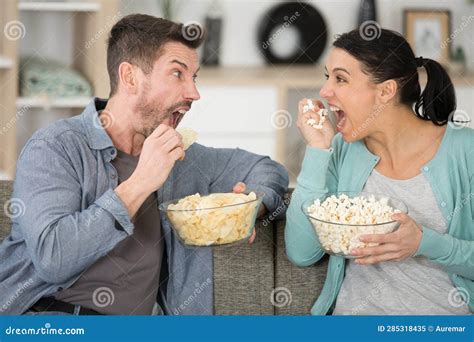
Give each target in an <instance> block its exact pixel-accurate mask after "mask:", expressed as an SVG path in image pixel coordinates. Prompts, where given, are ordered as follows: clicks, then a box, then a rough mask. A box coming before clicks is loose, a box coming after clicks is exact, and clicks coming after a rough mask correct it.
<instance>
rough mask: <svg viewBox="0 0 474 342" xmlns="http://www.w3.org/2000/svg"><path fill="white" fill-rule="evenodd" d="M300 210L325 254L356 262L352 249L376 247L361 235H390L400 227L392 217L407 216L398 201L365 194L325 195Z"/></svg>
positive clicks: (405, 210)
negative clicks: (402, 214)
mask: <svg viewBox="0 0 474 342" xmlns="http://www.w3.org/2000/svg"><path fill="white" fill-rule="evenodd" d="M302 209H303V212H304V213H305V214H306V216H307V217H308V219H309V220H310V222H311V224H312V225H313V227H314V229H315V231H316V235H317V236H318V239H319V242H320V243H321V246H322V248H323V249H324V251H325V252H326V253H328V254H331V255H338V256H343V257H345V258H356V257H355V256H352V255H351V251H352V250H353V249H355V248H363V247H373V246H377V245H378V243H365V242H362V241H360V240H359V237H360V236H361V235H367V234H386V233H391V232H393V231H395V230H396V229H397V228H398V226H399V225H400V224H399V223H398V222H397V221H394V220H393V219H392V215H393V214H395V213H400V212H404V213H407V207H406V205H405V204H404V203H403V202H402V201H401V200H399V199H396V198H392V197H388V196H384V195H381V194H373V193H367V192H360V193H356V192H338V193H328V194H326V195H325V196H323V197H322V198H318V199H310V200H307V201H305V202H304V203H303V205H302Z"/></svg>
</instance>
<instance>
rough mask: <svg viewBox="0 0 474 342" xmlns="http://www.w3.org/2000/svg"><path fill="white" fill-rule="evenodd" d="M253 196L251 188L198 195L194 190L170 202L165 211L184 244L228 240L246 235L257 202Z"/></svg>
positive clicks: (214, 242)
mask: <svg viewBox="0 0 474 342" xmlns="http://www.w3.org/2000/svg"><path fill="white" fill-rule="evenodd" d="M256 199H257V195H256V194H255V193H254V192H251V193H249V194H248V195H247V194H236V193H215V194H210V195H208V196H202V197H201V195H200V194H195V195H191V196H187V197H185V198H182V199H180V200H179V201H178V202H177V203H176V204H170V205H169V206H168V208H167V215H168V218H169V220H170V222H171V223H172V224H173V227H174V228H175V229H176V231H177V232H178V234H179V236H180V238H181V239H182V240H183V241H184V243H185V244H187V245H195V246H209V245H212V244H214V245H219V244H225V243H231V242H235V241H238V240H242V239H245V238H246V237H248V236H249V235H250V233H251V229H252V227H253V223H254V222H253V221H254V218H255V217H254V214H255V213H256V209H257V207H258V206H259V204H260V201H256ZM247 202H248V203H247ZM236 204H240V205H236Z"/></svg>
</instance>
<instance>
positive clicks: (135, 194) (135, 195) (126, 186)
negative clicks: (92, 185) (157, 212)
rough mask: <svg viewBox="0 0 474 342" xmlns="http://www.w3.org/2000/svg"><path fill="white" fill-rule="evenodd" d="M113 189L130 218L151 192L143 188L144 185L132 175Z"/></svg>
mask: <svg viewBox="0 0 474 342" xmlns="http://www.w3.org/2000/svg"><path fill="white" fill-rule="evenodd" d="M114 191H115V193H116V194H117V195H118V197H120V200H121V201H122V202H123V204H124V205H125V207H126V208H127V211H128V215H129V216H130V218H132V217H133V216H135V214H136V213H137V211H138V209H140V207H141V206H142V204H143V202H145V200H146V199H147V197H148V196H149V195H150V193H151V192H149V191H148V190H145V189H144V187H143V186H141V185H140V183H139V182H138V181H137V180H135V179H134V178H132V177H130V178H129V179H127V180H126V181H125V182H123V183H121V184H120V185H119V186H117V187H116V188H115V190H114Z"/></svg>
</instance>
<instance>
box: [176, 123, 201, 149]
mask: <svg viewBox="0 0 474 342" xmlns="http://www.w3.org/2000/svg"><path fill="white" fill-rule="evenodd" d="M176 131H177V132H178V133H179V134H181V136H182V137H183V145H184V150H185V151H186V150H187V149H188V148H189V147H190V146H191V145H192V144H194V143H195V142H196V140H197V138H198V134H197V132H196V131H195V130H193V129H191V128H178V129H177V130H176Z"/></svg>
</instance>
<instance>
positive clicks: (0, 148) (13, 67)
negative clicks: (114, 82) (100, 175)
mask: <svg viewBox="0 0 474 342" xmlns="http://www.w3.org/2000/svg"><path fill="white" fill-rule="evenodd" d="M119 2H120V1H119V0H83V1H63V2H59V1H24V2H22V1H18V0H2V1H1V2H0V27H2V28H4V27H5V25H7V24H8V23H15V22H16V23H17V27H18V28H19V29H20V30H21V29H23V33H24V34H28V22H24V23H23V22H21V20H22V19H21V16H20V14H21V13H24V12H28V13H29V16H31V15H38V16H41V15H42V14H43V13H46V12H48V13H51V12H53V13H57V14H54V15H71V13H74V19H73V24H72V25H73V32H72V36H71V37H70V39H71V40H72V41H73V49H74V51H73V56H77V57H76V58H75V60H74V61H73V62H72V67H73V68H74V69H76V70H78V71H79V72H81V73H82V75H84V76H85V77H86V78H87V79H88V81H89V82H90V83H91V85H92V87H93V95H94V96H100V97H108V95H109V78H108V74H107V64H106V62H107V61H106V56H107V45H106V41H107V37H108V33H109V31H110V29H111V27H112V26H113V24H114V23H115V22H116V21H117V20H119V19H120V16H121V14H120V12H119ZM31 13H34V14H31ZM25 28H26V30H25ZM21 38H22V37H19V38H18V39H8V38H7V35H5V34H2V35H1V37H0V87H1V91H0V172H3V173H4V174H6V175H7V176H8V177H9V178H12V179H13V177H14V174H15V163H16V159H17V155H18V148H19V147H18V146H17V142H16V141H17V130H16V126H17V121H18V120H19V117H20V116H22V115H33V114H36V113H34V110H35V109H37V108H43V109H44V108H46V109H49V108H81V107H85V105H87V103H89V101H90V100H91V98H89V97H72V98H50V97H43V96H39V97H19V94H18V88H19V87H18V84H19V80H18V74H19V70H18V68H19V57H20V42H21ZM58 44H60V42H58Z"/></svg>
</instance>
